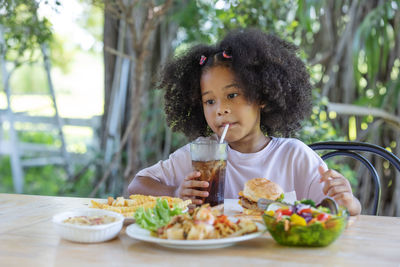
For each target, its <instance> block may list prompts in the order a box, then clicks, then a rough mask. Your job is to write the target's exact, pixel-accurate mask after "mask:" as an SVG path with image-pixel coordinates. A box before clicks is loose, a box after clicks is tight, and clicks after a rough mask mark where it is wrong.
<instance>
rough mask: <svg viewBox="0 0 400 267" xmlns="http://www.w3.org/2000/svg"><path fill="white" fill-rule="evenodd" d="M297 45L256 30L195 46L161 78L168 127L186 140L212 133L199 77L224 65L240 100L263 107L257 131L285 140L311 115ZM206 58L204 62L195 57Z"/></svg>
mask: <svg viewBox="0 0 400 267" xmlns="http://www.w3.org/2000/svg"><path fill="white" fill-rule="evenodd" d="M296 51H297V47H296V46H295V45H293V44H290V43H288V42H286V41H284V40H281V39H280V38H278V37H277V36H275V35H271V34H266V33H264V32H262V31H261V30H258V29H238V30H235V31H232V32H230V33H228V35H227V36H226V37H225V38H224V39H223V40H222V41H221V42H220V43H218V44H216V45H197V46H194V47H192V48H191V49H189V50H187V51H186V52H185V53H183V54H181V55H179V56H177V57H175V58H174V59H172V60H171V61H170V62H169V63H167V65H166V66H165V68H164V69H163V72H162V75H161V81H160V84H159V88H161V89H164V90H165V96H164V98H165V112H166V114H167V123H168V125H169V126H170V127H171V129H172V130H173V131H180V132H183V133H184V134H185V135H186V136H187V137H189V138H196V137H198V136H208V135H210V134H212V132H211V129H210V128H209V127H208V125H207V122H206V119H205V117H204V113H203V107H202V102H201V89H200V79H201V75H202V73H203V72H204V71H206V70H207V69H208V68H210V67H212V66H216V65H224V66H227V67H229V68H230V69H231V71H233V73H234V75H235V77H236V79H237V80H238V82H239V83H240V85H241V86H240V87H241V89H242V90H243V92H244V95H245V97H246V98H247V99H248V100H249V101H254V102H255V103H258V104H265V108H263V109H262V110H261V122H260V124H261V125H260V126H261V130H262V131H263V133H264V134H268V135H271V136H283V137H288V136H291V135H292V134H294V133H295V132H296V131H297V130H298V129H299V128H300V123H301V121H302V120H303V119H304V118H306V116H308V115H309V114H310V111H311V84H310V81H309V74H308V72H307V70H306V67H305V65H304V63H303V62H302V61H301V59H299V58H298V57H297V56H296ZM202 56H205V57H206V58H207V59H206V61H205V63H204V64H200V59H201V58H202Z"/></svg>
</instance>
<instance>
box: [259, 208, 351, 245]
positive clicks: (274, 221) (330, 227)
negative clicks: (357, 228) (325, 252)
mask: <svg viewBox="0 0 400 267" xmlns="http://www.w3.org/2000/svg"><path fill="white" fill-rule="evenodd" d="M263 220H264V223H265V225H266V226H267V229H268V231H269V233H270V234H271V236H272V237H273V238H274V240H275V241H276V242H278V243H279V244H281V245H286V246H310V247H322V246H327V245H329V244H331V243H332V242H333V241H335V240H336V239H337V238H338V237H339V236H340V234H341V233H342V232H343V230H344V229H345V228H346V225H347V220H348V212H347V210H346V209H345V208H344V207H339V210H338V214H336V215H334V214H331V213H330V210H329V209H327V208H324V207H319V208H315V207H313V206H312V205H309V204H303V203H296V204H295V205H284V204H271V205H269V206H268V208H267V210H266V211H265V213H264V215H263Z"/></svg>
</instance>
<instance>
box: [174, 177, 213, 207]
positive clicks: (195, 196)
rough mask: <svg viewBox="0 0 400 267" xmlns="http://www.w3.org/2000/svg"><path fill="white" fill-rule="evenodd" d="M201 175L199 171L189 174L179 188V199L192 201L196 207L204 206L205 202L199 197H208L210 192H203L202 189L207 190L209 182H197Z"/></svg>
mask: <svg viewBox="0 0 400 267" xmlns="http://www.w3.org/2000/svg"><path fill="white" fill-rule="evenodd" d="M200 175H201V173H200V172H198V171H194V172H191V173H189V174H188V176H186V178H185V179H184V180H183V182H182V184H181V185H180V186H179V188H178V197H180V198H182V199H184V200H186V199H191V200H192V203H193V204H196V205H201V204H203V200H202V199H199V197H201V198H205V197H208V192H207V191H201V188H207V187H208V182H206V181H197V180H195V179H196V178H197V177H200ZM199 189H200V190H199Z"/></svg>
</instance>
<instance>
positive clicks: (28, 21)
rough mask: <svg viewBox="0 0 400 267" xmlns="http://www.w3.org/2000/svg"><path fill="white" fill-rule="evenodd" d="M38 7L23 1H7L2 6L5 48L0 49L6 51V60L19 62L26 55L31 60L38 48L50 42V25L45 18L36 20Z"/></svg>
mask: <svg viewBox="0 0 400 267" xmlns="http://www.w3.org/2000/svg"><path fill="white" fill-rule="evenodd" d="M38 5H39V3H38V2H36V1H25V0H7V1H5V2H4V3H3V4H2V7H1V9H0V10H1V12H2V13H3V14H1V16H0V25H1V28H2V31H3V34H4V39H5V47H1V48H0V49H5V50H6V51H7V54H6V59H7V60H9V61H19V60H21V58H24V57H26V53H28V54H29V56H28V58H29V60H33V59H34V57H35V51H36V50H37V49H38V48H39V46H40V45H41V44H44V43H47V42H48V41H50V40H51V37H52V33H51V30H50V27H51V24H50V22H49V21H48V20H47V19H46V18H42V19H39V18H38V16H37V9H38ZM56 5H59V2H58V1H56Z"/></svg>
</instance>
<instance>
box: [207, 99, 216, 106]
mask: <svg viewBox="0 0 400 267" xmlns="http://www.w3.org/2000/svg"><path fill="white" fill-rule="evenodd" d="M204 103H205V104H207V105H212V104H214V103H215V101H214V100H212V99H209V100H206V101H204Z"/></svg>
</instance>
